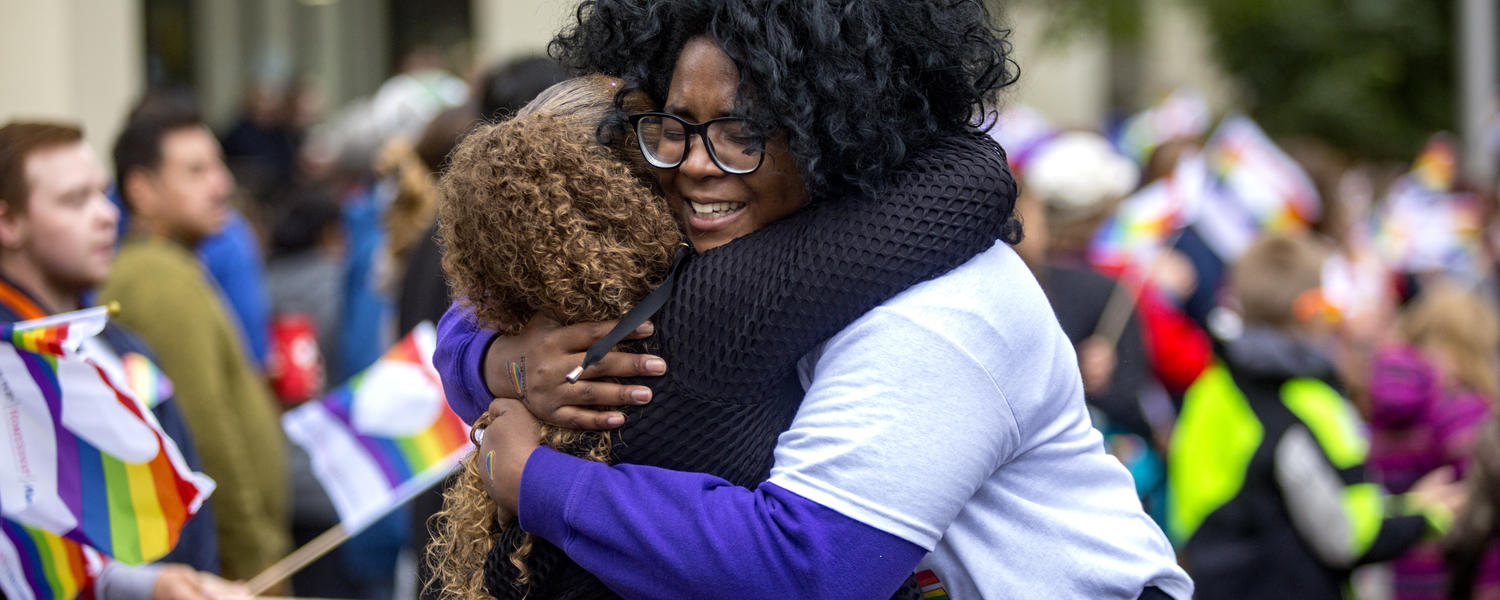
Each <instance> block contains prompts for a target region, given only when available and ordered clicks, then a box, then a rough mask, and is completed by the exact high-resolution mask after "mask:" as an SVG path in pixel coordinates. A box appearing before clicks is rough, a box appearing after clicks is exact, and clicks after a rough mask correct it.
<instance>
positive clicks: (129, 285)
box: [99, 99, 291, 579]
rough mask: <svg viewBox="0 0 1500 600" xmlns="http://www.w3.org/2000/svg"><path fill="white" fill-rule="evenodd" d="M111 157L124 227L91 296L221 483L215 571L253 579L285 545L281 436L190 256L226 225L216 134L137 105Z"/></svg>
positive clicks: (220, 305)
mask: <svg viewBox="0 0 1500 600" xmlns="http://www.w3.org/2000/svg"><path fill="white" fill-rule="evenodd" d="M114 160H115V173H116V177H117V178H118V181H119V188H120V193H121V196H122V197H123V198H124V200H125V204H126V207H127V209H128V210H129V212H130V219H131V227H130V231H129V233H128V234H127V237H126V239H125V241H124V243H123V244H122V245H121V247H120V251H119V255H118V256H117V257H116V259H115V263H114V270H113V272H112V273H111V274H110V276H109V279H108V280H107V281H106V283H105V284H104V286H103V287H102V288H101V289H100V290H99V299H100V300H101V301H104V302H108V301H118V302H119V303H120V306H121V307H122V312H121V314H120V317H119V321H120V322H121V323H123V324H125V325H126V326H128V327H130V328H132V329H134V330H135V331H137V332H139V334H140V335H141V336H142V337H144V338H145V339H146V341H147V342H148V343H150V344H151V346H152V347H153V348H155V349H156V351H157V354H158V355H159V357H160V363H161V368H162V370H163V371H165V372H166V374H167V376H168V377H170V378H171V380H172V382H173V385H174V386H175V388H176V392H177V398H178V400H179V402H180V404H181V406H182V411H183V413H184V414H185V416H186V417H187V422H188V427H189V428H190V429H191V430H192V433H193V436H194V437H195V438H197V440H198V443H199V450H200V452H201V454H202V456H203V465H204V471H205V472H207V473H208V475H209V476H210V477H213V478H214V480H215V481H216V482H218V488H217V489H216V490H215V491H214V494H213V500H214V504H215V507H216V509H217V510H218V534H219V556H220V561H221V563H222V568H223V574H224V576H225V577H226V578H229V579H246V578H249V577H253V576H254V575H256V574H257V573H259V572H260V571H261V570H263V569H265V568H266V567H268V566H270V565H271V564H272V563H273V562H275V561H276V560H278V559H279V558H281V557H282V556H284V555H285V554H286V553H287V552H288V551H289V550H290V546H291V525H290V521H289V516H288V509H287V503H288V499H287V484H286V456H285V448H284V444H285V441H284V437H283V434H282V432H281V428H280V425H279V423H278V422H277V421H278V419H277V415H276V409H275V406H274V405H273V403H272V399H271V393H270V389H269V388H268V387H267V385H266V382H265V381H264V380H263V379H262V378H261V375H260V374H259V372H258V371H257V370H256V369H255V367H254V366H253V365H252V363H251V362H250V360H249V358H248V357H247V356H246V355H245V351H244V345H243V344H241V343H240V340H239V337H238V336H239V335H240V332H239V331H238V330H237V329H235V326H234V325H233V322H232V321H230V319H229V316H228V312H227V309H226V307H225V306H224V302H223V300H222V298H221V296H220V295H219V294H218V292H217V291H216V289H215V288H214V284H213V283H212V280H211V279H210V278H209V277H208V274H207V272H206V271H205V270H204V268H203V267H202V266H201V264H200V263H199V262H198V259H197V256H196V255H194V254H193V252H192V248H193V246H194V245H195V244H196V243H197V242H198V241H199V240H201V239H203V238H204V237H205V236H208V235H210V234H212V233H214V232H216V231H218V230H219V229H221V228H222V227H223V226H224V224H225V222H226V220H227V218H228V215H229V204H228V199H229V194H230V192H231V190H232V188H233V185H234V183H233V180H232V179H231V176H230V174H229V171H228V169H227V168H226V167H225V166H224V161H223V158H222V153H221V150H220V148H219V143H218V141H217V140H216V139H215V138H214V136H213V134H212V133H211V132H210V131H209V130H208V128H207V127H205V126H204V125H203V123H202V121H201V120H200V119H199V118H198V116H197V114H196V112H195V111H193V110H192V109H191V108H190V107H189V106H187V105H186V104H185V103H182V102H179V101H174V100H160V99H158V100H156V101H155V102H151V101H148V102H147V103H143V104H142V105H141V106H140V107H138V108H137V109H136V110H135V111H134V112H133V113H132V114H131V116H130V118H129V120H128V121H127V123H126V125H125V129H124V131H123V132H122V133H121V134H120V137H119V139H118V140H117V141H116V142H115V148H114Z"/></svg>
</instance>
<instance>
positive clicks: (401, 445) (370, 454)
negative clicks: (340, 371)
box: [282, 323, 471, 532]
mask: <svg viewBox="0 0 1500 600" xmlns="http://www.w3.org/2000/svg"><path fill="white" fill-rule="evenodd" d="M436 337H437V334H436V331H435V330H434V329H433V327H432V324H431V323H422V324H421V325H418V326H417V327H416V328H415V329H413V330H412V332H411V333H410V334H408V335H407V336H406V337H405V338H404V339H402V340H401V341H400V342H398V343H397V344H396V345H395V346H394V347H392V348H391V349H390V350H389V351H387V352H386V354H385V356H383V357H381V358H380V360H378V361H376V362H375V364H373V365H371V366H370V367H369V368H368V369H365V370H364V371H363V372H361V373H360V374H358V375H355V376H354V377H352V378H350V379H349V381H347V382H345V383H344V385H342V386H340V387H339V388H338V389H336V390H334V391H332V392H330V393H329V394H328V395H327V396H324V397H323V399H321V400H318V401H316V402H309V403H307V404H304V405H302V406H300V407H298V408H296V409H294V410H292V411H290V412H288V413H286V414H285V415H283V416H282V425H283V427H284V428H285V429H286V432H287V436H288V437H290V438H291V439H292V441H293V442H296V443H297V444H298V445H301V446H302V447H303V448H304V449H306V450H307V453H308V456H309V458H310V460H311V461H312V467H313V473H314V474H315V475H316V476H317V477H318V481H319V482H320V483H322V484H323V488H324V490H326V491H327V492H328V497H329V499H330V500H332V501H333V506H334V509H336V510H337V511H338V513H339V519H340V521H342V523H343V525H344V529H346V530H348V531H351V532H355V531H359V530H360V529H362V528H363V527H364V526H365V525H368V524H369V523H370V522H372V521H374V520H375V519H378V518H380V517H381V516H382V515H384V514H386V513H387V512H389V510H390V509H392V508H394V507H395V506H396V505H398V504H400V503H401V502H402V501H404V500H405V499H406V498H409V497H410V493H409V492H411V491H413V490H421V489H425V488H427V487H430V486H431V485H433V484H435V483H437V482H438V481H440V480H442V478H443V477H445V476H447V474H448V473H449V472H450V471H452V470H453V468H454V467H455V466H456V465H457V464H458V462H459V460H460V459H462V458H463V457H464V455H466V454H467V453H468V452H469V450H470V448H471V445H470V444H469V429H468V426H467V425H465V424H464V422H463V420H461V419H459V418H458V415H456V414H454V413H453V411H452V410H450V409H449V408H448V402H447V400H446V398H445V397H444V395H443V387H442V384H441V382H440V381H439V379H438V375H437V371H436V370H435V369H433V367H432V351H433V347H434V344H435V342H436Z"/></svg>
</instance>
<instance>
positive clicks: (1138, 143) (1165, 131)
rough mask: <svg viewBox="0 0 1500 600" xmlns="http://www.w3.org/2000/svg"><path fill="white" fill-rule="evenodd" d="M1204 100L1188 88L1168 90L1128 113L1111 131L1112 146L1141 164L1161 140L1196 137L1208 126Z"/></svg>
mask: <svg viewBox="0 0 1500 600" xmlns="http://www.w3.org/2000/svg"><path fill="white" fill-rule="evenodd" d="M1209 119H1210V117H1209V109H1208V102H1206V101H1204V99H1203V96H1201V95H1199V94H1198V93H1197V92H1194V91H1192V90H1187V89H1182V90H1177V91H1175V92H1172V94H1171V95H1169V96H1167V97H1166V98H1163V99H1162V100H1161V102H1158V103H1157V104H1156V106H1153V107H1151V108H1149V109H1146V110H1145V111H1142V112H1140V113H1138V114H1136V115H1133V116H1131V117H1130V118H1128V119H1126V120H1125V121H1124V122H1123V123H1121V124H1120V127H1119V128H1118V129H1117V130H1116V131H1115V135H1114V136H1113V138H1114V144H1115V148H1118V149H1119V150H1120V153H1121V154H1124V155H1125V156H1128V157H1130V158H1131V160H1134V161H1135V163H1136V164H1138V165H1145V164H1146V161H1148V160H1150V159H1151V153H1152V152H1155V151H1156V149H1157V148H1158V147H1160V146H1161V145H1162V144H1165V143H1167V142H1170V141H1172V140H1176V139H1198V138H1199V136H1202V135H1203V133H1204V132H1205V131H1208V126H1209V122H1210V121H1209Z"/></svg>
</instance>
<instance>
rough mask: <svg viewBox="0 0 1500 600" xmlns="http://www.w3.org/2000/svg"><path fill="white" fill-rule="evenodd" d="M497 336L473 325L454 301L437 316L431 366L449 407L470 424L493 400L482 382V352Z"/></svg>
mask: <svg viewBox="0 0 1500 600" xmlns="http://www.w3.org/2000/svg"><path fill="white" fill-rule="evenodd" d="M496 335H498V334H497V333H496V332H495V331H494V330H490V329H483V328H481V327H479V325H476V324H475V322H474V317H473V316H472V313H471V312H469V311H468V310H466V309H464V308H463V307H462V306H460V305H459V304H458V303H457V302H455V303H453V304H452V305H451V306H449V307H448V312H445V313H443V318H441V319H438V327H437V348H436V349H435V350H434V351H433V353H432V366H433V367H434V368H436V369H437V372H438V375H439V376H440V379H442V381H443V393H444V394H445V395H447V397H448V407H449V408H452V409H453V412H454V413H456V414H457V415H458V417H459V418H461V419H463V420H464V422H465V423H469V424H471V425H472V424H473V423H474V419H478V418H479V415H482V414H484V411H485V410H488V409H489V407H490V400H493V399H494V397H493V396H492V395H491V394H490V388H489V387H488V386H486V385H485V384H484V354H485V352H486V351H488V350H489V348H490V342H493V341H494V340H495V336H496Z"/></svg>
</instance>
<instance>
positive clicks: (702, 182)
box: [656, 36, 807, 252]
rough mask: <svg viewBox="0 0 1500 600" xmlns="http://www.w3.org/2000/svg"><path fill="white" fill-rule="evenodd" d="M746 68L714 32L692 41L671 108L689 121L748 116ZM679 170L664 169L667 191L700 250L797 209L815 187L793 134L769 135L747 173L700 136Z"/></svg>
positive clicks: (671, 92)
mask: <svg viewBox="0 0 1500 600" xmlns="http://www.w3.org/2000/svg"><path fill="white" fill-rule="evenodd" d="M738 87H739V69H738V68H736V67H735V66H734V62H733V61H731V60H730V59H729V56H728V55H727V54H725V53H724V51H723V50H720V49H719V47H718V45H717V44H715V43H714V41H713V40H712V39H711V38H709V37H707V36H699V37H696V38H693V39H692V40H689V41H688V43H687V44H686V45H685V46H683V48H682V53H681V54H679V55H678V56H677V65H676V66H675V67H674V69H673V71H672V83H671V85H670V86H669V88H668V90H667V102H666V107H665V111H666V112H668V113H671V114H673V115H677V116H678V117H681V118H682V119H685V120H687V121H691V122H696V123H702V122H705V121H708V120H709V119H714V118H718V117H728V116H740V115H738V114H737V113H736V112H735V97H736V92H737V91H738ZM689 145H690V147H689V149H688V154H687V156H686V157H684V158H683V161H682V164H681V165H680V166H678V167H677V168H675V169H657V171H656V173H657V178H658V179H659V180H660V181H661V188H662V192H663V193H665V194H666V197H667V202H669V203H670V205H671V206H672V210H673V211H675V212H676V214H677V217H678V219H679V220H680V221H681V222H682V224H683V226H684V227H685V228H686V229H687V233H688V238H689V239H691V240H692V242H693V247H694V248H696V249H697V250H698V251H699V252H702V251H704V250H708V249H711V248H715V247H717V246H721V245H723V244H725V243H727V242H729V241H730V240H733V239H734V238H737V237H740V236H742V235H745V234H748V233H750V232H752V231H755V230H757V229H760V228H761V227H764V226H766V225H769V224H771V223H774V222H776V221H777V220H779V219H781V218H782V217H785V216H787V215H790V214H792V213H794V212H797V210H798V209H801V208H802V207H803V206H805V205H806V204H807V187H806V186H805V185H804V184H803V181H802V174H801V172H800V170H799V169H798V167H797V164H796V162H795V161H793V160H792V155H791V152H790V150H789V149H788V147H787V143H786V136H785V135H780V134H777V135H773V136H772V137H771V138H770V139H769V140H767V141H766V145H765V147H766V148H765V160H764V161H762V162H761V165H760V168H759V169H757V170H756V171H755V172H753V173H749V174H746V175H731V174H728V173H725V172H724V171H722V170H720V169H719V167H718V166H717V165H715V164H714V162H713V160H712V159H711V158H709V155H708V150H707V149H706V148H703V144H702V139H701V138H697V137H696V136H695V137H694V138H693V139H692V140H691V141H690V142H689Z"/></svg>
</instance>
